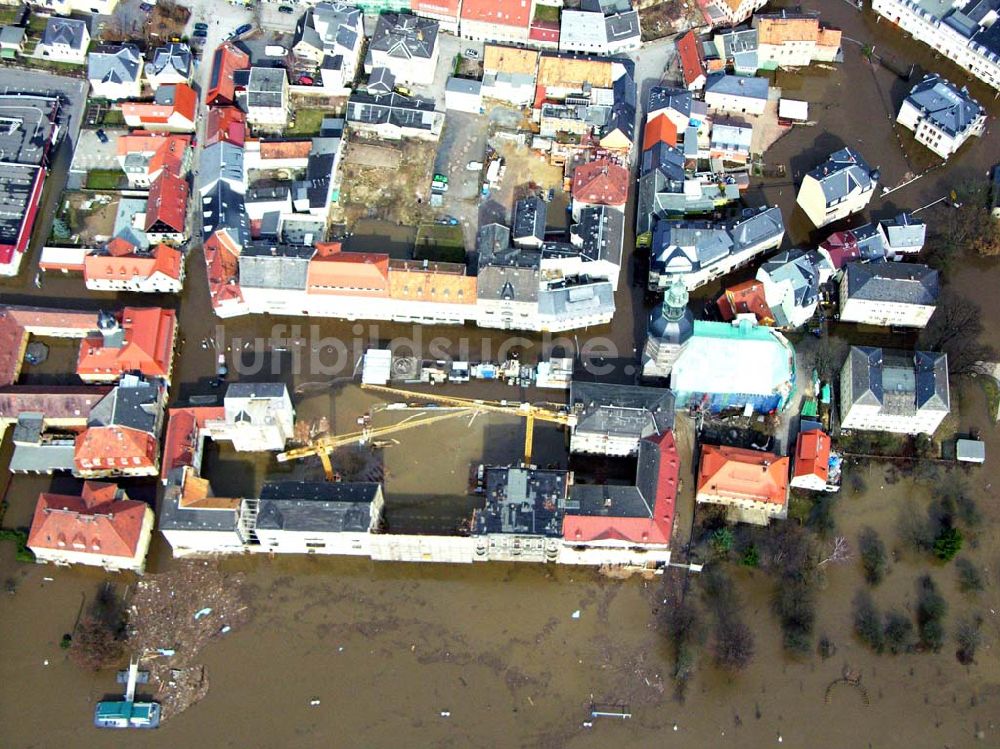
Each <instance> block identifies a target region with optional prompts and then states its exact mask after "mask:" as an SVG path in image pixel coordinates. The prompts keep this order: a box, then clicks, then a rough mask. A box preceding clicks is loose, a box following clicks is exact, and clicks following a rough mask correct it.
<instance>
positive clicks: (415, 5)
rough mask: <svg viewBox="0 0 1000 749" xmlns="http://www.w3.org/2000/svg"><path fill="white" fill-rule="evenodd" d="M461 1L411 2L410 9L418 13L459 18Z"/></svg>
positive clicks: (422, 0)
mask: <svg viewBox="0 0 1000 749" xmlns="http://www.w3.org/2000/svg"><path fill="white" fill-rule="evenodd" d="M460 2H461V0H411V2H410V9H411V10H412V11H413V12H414V13H417V14H418V15H419V14H420V13H434V14H435V15H439V16H451V17H452V18H458V6H459V3H460Z"/></svg>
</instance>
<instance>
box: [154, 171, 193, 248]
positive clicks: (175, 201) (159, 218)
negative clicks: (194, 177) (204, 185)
mask: <svg viewBox="0 0 1000 749" xmlns="http://www.w3.org/2000/svg"><path fill="white" fill-rule="evenodd" d="M190 189H191V188H190V187H188V183H187V180H186V179H184V178H183V177H180V176H178V175H176V174H174V173H173V172H168V171H164V172H163V173H161V174H160V176H159V177H157V178H156V179H155V180H153V184H151V185H150V186H149V198H148V199H147V200H146V226H145V228H146V231H147V232H166V233H174V232H177V233H183V232H184V226H185V224H186V223H187V201H188V192H189V191H190Z"/></svg>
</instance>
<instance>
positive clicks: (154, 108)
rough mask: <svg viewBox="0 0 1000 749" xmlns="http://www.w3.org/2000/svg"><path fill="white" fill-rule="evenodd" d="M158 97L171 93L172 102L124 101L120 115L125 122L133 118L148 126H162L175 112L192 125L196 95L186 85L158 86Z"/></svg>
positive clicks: (196, 103)
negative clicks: (123, 117)
mask: <svg viewBox="0 0 1000 749" xmlns="http://www.w3.org/2000/svg"><path fill="white" fill-rule="evenodd" d="M160 91H162V92H163V93H160V92H158V95H159V96H161V97H167V96H169V95H170V93H171V92H173V100H172V103H170V104H162V103H160V102H156V101H124V102H122V114H123V115H124V116H125V118H126V120H128V119H131V118H135V119H137V120H139V121H140V122H142V123H143V124H148V125H164V124H166V123H167V122H169V121H170V118H171V116H172V115H173V114H174V113H175V112H176V113H177V114H179V115H180V116H182V117H183V118H184V119H186V120H187V121H188V122H190V123H192V124H194V120H195V114H196V112H197V109H198V94H197V93H195V90H194V89H193V88H191V87H190V86H189V85H187V84H186V83H173V84H170V85H167V86H160Z"/></svg>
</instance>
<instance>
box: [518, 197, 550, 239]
mask: <svg viewBox="0 0 1000 749" xmlns="http://www.w3.org/2000/svg"><path fill="white" fill-rule="evenodd" d="M547 209H548V204H547V203H546V202H545V201H544V200H542V199H541V198H540V197H538V196H537V195H532V196H529V197H527V198H521V199H520V200H518V201H517V202H516V203H515V204H514V222H513V223H514V226H513V231H512V232H511V236H512V237H513V239H514V241H515V242H518V241H519V240H523V239H531V238H534V239H537V240H538V241H539V242H541V241H542V240H543V239H545V215H546V210H547Z"/></svg>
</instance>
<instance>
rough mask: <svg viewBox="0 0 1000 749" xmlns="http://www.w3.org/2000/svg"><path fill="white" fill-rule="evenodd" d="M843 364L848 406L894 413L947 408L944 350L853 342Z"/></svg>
mask: <svg viewBox="0 0 1000 749" xmlns="http://www.w3.org/2000/svg"><path fill="white" fill-rule="evenodd" d="M846 366H847V367H848V368H849V370H848V371H849V377H850V387H851V392H850V394H849V402H848V403H846V404H845V405H847V406H848V407H849V406H851V405H854V404H862V405H867V406H879V408H880V411H882V412H883V413H890V414H897V415H906V414H915V413H916V412H917V411H919V410H932V411H942V410H944V411H947V410H949V409H950V408H951V400H950V394H949V389H948V357H947V355H946V354H941V353H936V352H931V351H915V352H912V353H909V352H905V351H894V350H888V349H879V348H870V347H866V346H853V347H851V352H850V355H849V357H848V362H847V365H846ZM842 396H843V397H845V398H848V394H842Z"/></svg>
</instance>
